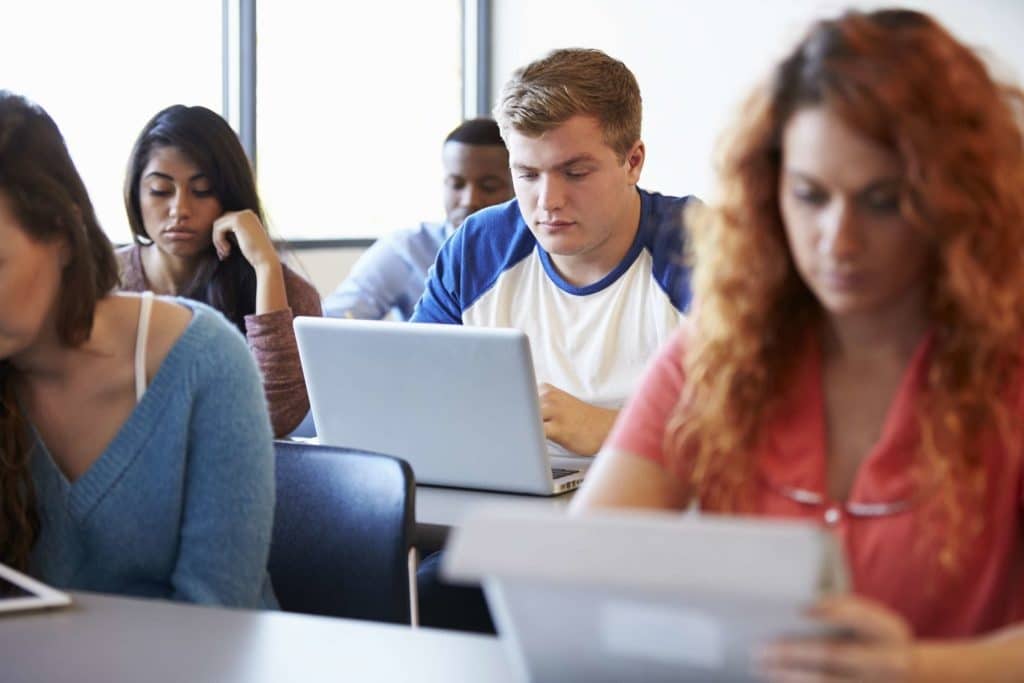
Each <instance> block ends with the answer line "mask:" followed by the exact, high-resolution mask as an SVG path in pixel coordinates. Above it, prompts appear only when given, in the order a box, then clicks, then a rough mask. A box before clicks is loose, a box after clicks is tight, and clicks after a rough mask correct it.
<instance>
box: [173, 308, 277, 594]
mask: <svg viewBox="0 0 1024 683" xmlns="http://www.w3.org/2000/svg"><path fill="white" fill-rule="evenodd" d="M211 317H212V316H211ZM214 327H215V329H214V331H213V334H212V335H211V338H210V339H209V340H208V341H207V342H205V349H204V353H203V355H202V357H201V358H200V359H199V360H198V361H196V362H193V363H191V364H190V368H189V370H188V372H187V377H183V378H182V379H183V381H187V382H189V383H190V384H191V385H192V386H193V390H192V405H191V408H190V410H191V420H190V422H189V431H188V441H187V444H188V445H187V454H186V457H187V464H186V468H185V482H184V484H185V486H184V501H183V511H182V519H181V529H180V536H179V547H178V555H177V561H176V563H175V566H174V570H173V572H172V575H171V587H172V590H173V594H172V599H175V600H184V601H188V602H195V603H200V604H220V605H228V606H242V607H251V606H254V605H258V604H261V601H260V598H261V593H262V592H263V591H265V590H266V567H267V558H268V556H269V552H270V538H271V529H272V525H273V514H274V451H273V440H272V438H271V433H270V423H269V421H268V419H267V412H266V406H265V405H264V401H263V396H262V391H261V387H260V376H259V372H258V371H257V369H256V364H255V363H254V362H253V359H252V356H251V355H250V354H249V353H248V351H247V349H246V348H245V344H244V343H243V341H242V338H241V336H240V335H239V334H237V333H236V332H234V331H233V330H231V329H230V328H229V327H228V325H227V324H226V323H225V322H224V321H222V320H218V321H217V325H216V326H214Z"/></svg>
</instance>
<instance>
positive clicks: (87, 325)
mask: <svg viewBox="0 0 1024 683" xmlns="http://www.w3.org/2000/svg"><path fill="white" fill-rule="evenodd" d="M116 284H117V262H116V260H115V257H114V253H113V250H112V248H111V245H110V242H109V240H108V239H107V238H106V236H105V235H104V233H103V232H102V230H101V229H100V226H99V224H98V222H97V220H96V216H95V214H94V211H93V208H92V205H91V203H90V201H89V197H88V195H87V193H86V191H85V187H84V185H83V184H82V181H81V178H80V177H79V175H78V173H77V171H76V170H75V167H74V165H73V164H72V162H71V158H70V156H69V154H68V151H67V148H66V146H65V144H64V141H63V139H62V137H61V135H60V132H59V131H58V129H57V126H56V125H55V124H54V123H53V121H52V120H51V119H50V117H49V116H48V115H47V114H46V113H45V112H44V111H43V110H42V109H40V108H39V107H38V106H36V105H34V104H32V103H30V102H28V101H26V100H24V99H23V98H21V97H18V96H16V95H12V94H10V93H7V92H3V91H0V397H2V405H0V561H3V562H5V563H7V564H10V565H13V566H15V567H17V568H21V569H24V570H27V571H28V572H29V573H31V574H33V575H35V576H36V577H38V578H40V579H42V580H43V581H46V582H48V583H51V584H53V585H56V586H59V587H62V588H68V589H80V590H90V591H98V592H109V593H120V594H126V595H137V596H148V597H162V598H169V599H173V600H182V601H188V602H197V603H206V604H222V605H234V606H247V607H261V606H273V605H274V597H273V593H272V591H271V588H270V583H269V580H268V577H267V573H266V563H267V554H268V552H269V545H270V532H271V524H272V516H273V506H274V475H273V445H272V437H271V431H270V423H269V420H268V417H267V409H266V404H265V401H264V398H263V390H262V387H261V381H260V377H259V373H258V371H257V369H256V366H255V363H254V361H253V359H252V356H251V354H250V353H249V351H248V349H247V347H246V345H245V341H244V340H243V339H242V337H241V336H240V335H239V333H238V332H237V330H234V329H233V328H231V327H230V326H229V325H228V323H227V322H226V321H225V320H224V318H223V317H222V316H221V315H220V314H219V313H217V312H215V311H214V310H212V309H210V308H208V307H206V306H204V305H202V304H199V303H196V302H193V301H186V300H181V299H179V300H154V299H153V298H152V296H151V295H149V296H145V295H144V296H138V295H134V294H114V293H113V289H114V287H115V286H116Z"/></svg>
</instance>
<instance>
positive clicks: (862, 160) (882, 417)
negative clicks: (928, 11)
mask: <svg viewBox="0 0 1024 683" xmlns="http://www.w3.org/2000/svg"><path fill="white" fill-rule="evenodd" d="M743 111H744V117H743V119H742V121H741V123H740V124H739V125H738V127H737V129H736V130H735V131H734V134H733V135H732V137H731V139H730V144H728V145H727V147H726V152H725V154H724V157H723V158H722V162H721V187H722V195H721V197H720V199H719V201H718V202H715V203H713V204H712V206H711V207H710V208H709V209H707V210H706V211H704V212H703V215H702V216H700V217H699V220H697V221H695V223H694V227H693V233H694V234H693V244H694V252H695V258H696V269H695V272H694V292H695V302H696V307H695V311H696V313H695V314H694V316H693V318H692V320H691V321H690V322H689V323H688V324H687V326H686V327H685V328H684V329H683V330H681V331H680V333H679V334H678V335H677V337H676V338H675V339H674V341H673V342H672V343H671V344H670V345H669V346H668V347H667V348H666V349H665V350H664V351H663V353H662V354H661V355H660V357H659V358H658V359H657V360H656V361H655V362H654V363H653V365H652V367H651V368H650V369H649V372H648V375H647V377H646V378H645V380H644V382H643V383H642V385H641V386H640V388H639V389H638V391H637V393H636V394H635V395H634V397H633V399H632V401H631V403H630V405H629V406H628V407H627V409H626V410H625V411H624V412H623V414H622V415H621V416H620V418H619V420H618V423H617V425H616V428H615V430H614V431H613V433H612V435H611V436H610V437H609V440H608V442H607V443H606V445H605V450H604V452H603V454H602V455H601V456H600V457H599V458H598V461H597V463H595V466H594V468H593V469H592V471H591V473H590V475H589V476H588V480H587V483H586V485H585V486H584V489H583V490H582V491H581V492H580V494H579V495H578V496H577V499H576V501H575V503H574V504H575V507H576V509H577V510H589V509H594V508H601V507H653V508H676V509H680V508H684V507H687V506H688V505H690V504H691V503H698V504H699V505H700V507H701V509H703V510H706V511H710V512H719V513H734V514H753V515H762V516H781V517H795V518H805V519H817V520H821V521H822V523H824V524H826V525H828V526H829V527H831V528H833V529H834V530H835V532H836V533H837V534H838V536H839V538H840V539H841V540H842V542H843V544H844V547H845V549H846V553H847V557H848V561H849V565H850V570H851V574H852V578H853V589H854V591H853V595H852V596H848V597H841V598H834V599H830V600H828V601H824V602H822V603H821V604H818V605H816V606H815V607H814V608H813V610H812V613H813V614H814V615H815V616H816V617H817V618H819V619H821V620H823V621H825V622H829V623H832V624H836V625H840V626H843V627H845V628H846V629H847V630H848V631H849V632H850V633H852V634H853V635H852V637H851V638H850V639H848V640H844V641H842V642H836V641H827V640H820V639H813V638H812V639H802V640H788V641H783V642H778V643H773V644H771V645H768V646H766V648H765V649H764V650H763V651H762V652H761V653H759V657H758V663H759V667H760V670H761V672H762V673H763V674H764V675H766V676H767V677H768V678H770V679H772V680H782V681H804V680H815V681H818V680H826V681H832V680H835V681H841V680H872V681H886V680H915V681H916V680H922V681H924V680H943V681H947V680H971V681H983V680H1004V679H1005V678H1006V677H1007V676H1013V675H1020V673H1021V672H1024V628H1022V626H1021V623H1022V622H1024V493H1022V491H1024V430H1022V428H1021V425H1022V424H1024V423H1022V418H1024V363H1022V360H1024V358H1022V355H1024V354H1022V351H1024V139H1022V128H1024V126H1022V116H1024V96H1022V93H1021V91H1020V90H1018V89H1016V88H1012V87H1008V86H1005V85H1000V84H999V83H997V82H996V81H995V80H994V79H993V78H992V77H991V76H990V74H989V72H988V71H987V69H986V68H985V66H984V65H983V64H982V62H981V61H980V60H979V58H978V57H977V56H976V55H975V54H974V53H973V52H972V51H971V50H969V49H968V48H966V47H964V46H963V45H962V44H961V43H959V42H957V41H956V40H955V39H954V38H953V37H952V36H951V35H950V34H949V33H948V32H946V30H944V29H943V28H942V27H941V26H939V25H938V24H937V23H936V22H935V21H934V20H932V19H931V18H929V17H928V16H926V15H923V14H920V13H917V12H911V11H903V10H883V11H876V12H871V13H860V12H848V13H846V14H844V15H842V16H841V17H839V18H838V19H835V20H831V21H823V22H820V23H818V24H816V25H815V26H814V27H813V28H812V30H811V31H810V33H809V34H808V35H807V37H806V38H805V39H804V40H803V41H802V42H801V43H800V44H799V46H798V47H797V48H796V50H795V51H794V52H793V53H792V54H791V55H790V56H789V57H788V58H787V59H785V60H784V61H783V62H782V63H781V64H780V65H779V66H778V68H777V69H776V71H775V73H774V75H773V77H772V79H771V80H770V82H769V83H768V84H767V85H766V86H765V87H763V88H761V89H759V90H758V91H757V92H756V93H755V94H754V95H753V97H752V98H751V100H750V101H749V102H748V103H747V105H746V106H745V107H744V110H743ZM1013 672H1017V673H1016V674H1014V673H1013Z"/></svg>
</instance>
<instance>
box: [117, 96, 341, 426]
mask: <svg viewBox="0 0 1024 683" xmlns="http://www.w3.org/2000/svg"><path fill="white" fill-rule="evenodd" d="M124 203H125V209H126V210H127V212H128V222H129V224H130V225H131V229H132V235H133V237H134V241H135V244H133V245H132V246H130V247H127V248H125V249H123V250H120V251H119V252H118V258H119V259H120V261H121V280H122V287H123V288H124V289H125V290H128V291H136V292H141V291H147V290H150V291H154V292H156V293H157V294H170V295H177V296H183V297H187V298H190V299H196V300H197V301H202V302H203V303H206V304H209V305H210V306H213V307H214V308H216V309H217V310H219V311H220V312H221V313H223V314H224V315H225V316H226V317H227V318H228V320H230V321H231V322H232V323H234V324H235V326H236V327H237V328H238V329H239V330H240V331H241V332H242V334H244V335H245V337H246V340H247V341H248V344H249V348H250V349H251V350H252V352H253V355H254V356H255V357H256V362H257V363H258V364H259V367H260V371H261V372H262V374H263V388H264V391H265V393H266V397H267V404H268V405H269V407H270V421H271V424H272V425H273V428H274V434H275V435H276V436H285V435H287V434H289V433H290V432H291V431H292V430H294V429H295V428H296V427H297V426H298V425H299V423H300V422H301V421H302V418H303V417H304V416H305V415H306V413H307V412H308V411H309V397H308V395H307V394H306V385H305V381H304V380H303V377H302V366H301V365H300V363H299V352H298V347H297V346H296V343H295V333H294V331H293V329H292V317H293V315H312V316H319V315H320V314H321V311H320V296H319V294H317V291H316V289H314V288H313V285H311V284H310V283H309V282H307V281H306V280H305V279H303V278H302V277H301V276H299V275H298V274H296V273H295V272H294V271H292V270H291V269H290V268H288V266H286V265H284V264H283V263H281V260H280V258H279V257H278V253H277V250H276V249H275V247H274V243H273V241H272V240H271V239H270V235H269V234H268V233H267V231H266V229H265V228H264V225H265V220H264V217H263V209H262V208H261V205H260V199H259V196H258V195H257V193H256V180H255V178H254V177H253V173H252V168H251V167H250V165H249V160H248V158H247V157H246V156H245V151H244V150H243V149H242V145H241V143H240V142H239V141H238V136H236V135H235V132H234V131H233V130H232V129H231V126H229V125H228V123H227V122H226V121H225V120H224V119H223V118H221V117H220V116H219V115H218V114H216V113H214V112H212V111H210V110H209V109H206V108H204V107H186V106H183V105H180V104H179V105H174V106H171V107H168V108H167V109H164V110H163V111H161V112H159V113H158V114H157V115H156V116H154V117H153V118H152V119H151V120H150V121H149V123H147V124H146V126H145V128H143V129H142V132H141V133H140V134H139V137H138V139H137V140H136V141H135V147H134V148H133V149H132V153H131V158H130V160H129V162H128V175H127V178H126V179H125V185H124Z"/></svg>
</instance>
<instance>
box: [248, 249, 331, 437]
mask: <svg viewBox="0 0 1024 683" xmlns="http://www.w3.org/2000/svg"><path fill="white" fill-rule="evenodd" d="M284 286H285V296H286V297H287V299H288V308H285V309H282V310H279V311H271V312H270V313H261V314H258V315H255V314H254V315H247V316H245V336H246V341H247V342H248V344H249V348H250V349H251V350H252V354H253V356H255V357H256V363H257V364H258V365H259V368H260V373H261V374H262V375H263V391H264V393H265V394H266V397H267V407H268V408H269V410H270V422H271V424H272V425H273V429H274V435H275V436H286V435H288V434H290V433H291V432H292V431H293V430H294V429H295V428H296V427H298V426H299V423H300V422H302V418H304V417H305V416H306V413H307V412H309V395H308V394H307V393H306V382H305V380H304V379H303V376H302V364H301V363H300V362H299V347H298V344H297V343H296V342H295V330H294V329H293V328H292V320H293V319H294V317H295V316H298V315H308V316H317V317H319V316H320V315H322V312H321V309H320V295H319V294H318V293H317V291H316V289H315V288H314V287H313V285H311V284H310V283H309V282H308V281H307V280H305V279H304V278H303V277H302V276H300V275H298V274H297V273H296V272H295V271H293V270H291V269H290V268H289V267H288V266H284Z"/></svg>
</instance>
